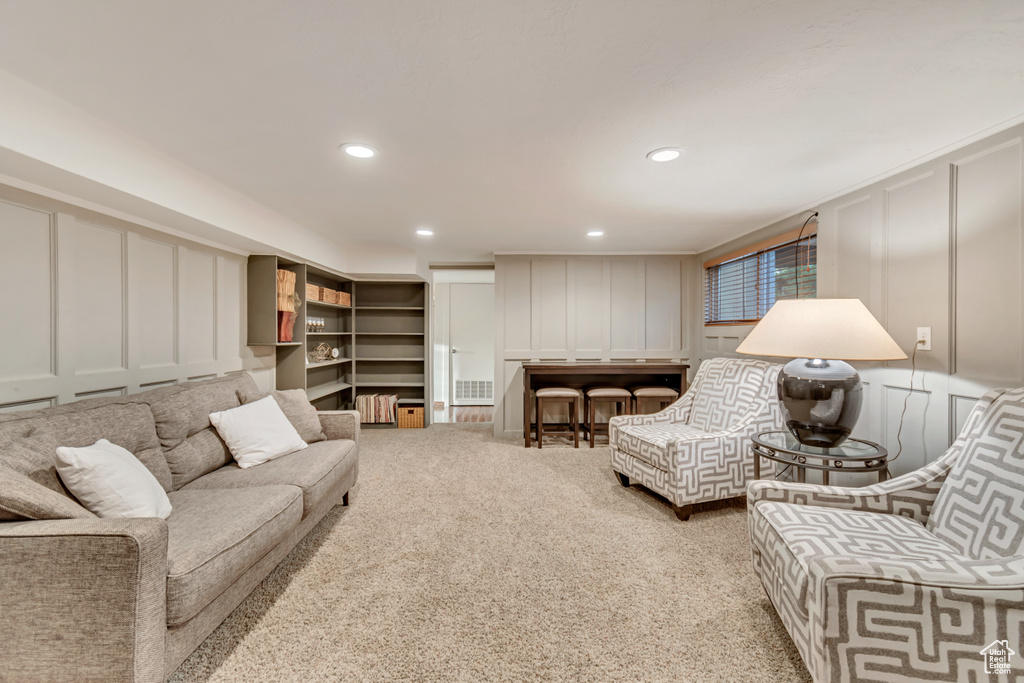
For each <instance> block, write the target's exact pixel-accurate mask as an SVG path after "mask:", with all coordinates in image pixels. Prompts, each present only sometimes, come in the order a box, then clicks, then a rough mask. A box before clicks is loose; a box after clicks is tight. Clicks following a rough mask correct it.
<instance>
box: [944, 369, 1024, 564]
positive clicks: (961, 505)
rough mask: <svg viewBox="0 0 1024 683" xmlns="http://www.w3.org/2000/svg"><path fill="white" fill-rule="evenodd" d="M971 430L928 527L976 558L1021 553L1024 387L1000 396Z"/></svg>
mask: <svg viewBox="0 0 1024 683" xmlns="http://www.w3.org/2000/svg"><path fill="white" fill-rule="evenodd" d="M990 396H991V394H990ZM970 436H971V438H970V441H969V442H968V444H967V445H966V447H965V448H964V450H963V453H962V454H961V455H960V457H959V458H958V459H957V461H956V464H955V465H953V468H952V470H951V471H950V473H949V475H948V476H947V477H946V481H945V483H944V484H943V486H942V489H941V490H940V491H939V493H938V495H937V496H936V498H935V509H934V511H933V512H932V516H931V517H930V518H929V520H928V527H929V528H930V529H931V530H932V532H933V533H934V534H935V535H936V536H938V537H939V538H941V539H943V540H945V541H946V542H948V543H949V544H950V545H952V546H953V547H954V548H956V549H957V550H958V551H959V552H961V553H963V554H965V555H969V556H971V557H973V558H976V559H995V558H999V557H1010V556H1013V555H1022V554H1024V505H1022V503H1024V390H1020V389H1017V390H1012V391H1006V392H1005V393H1002V394H1001V395H999V396H997V397H995V400H994V401H993V402H992V405H991V408H990V412H989V415H988V418H987V419H985V420H983V421H981V422H980V423H979V424H978V425H977V426H976V427H975V429H974V431H973V433H972V434H971V435H970Z"/></svg>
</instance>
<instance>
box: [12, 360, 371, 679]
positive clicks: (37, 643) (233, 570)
mask: <svg viewBox="0 0 1024 683" xmlns="http://www.w3.org/2000/svg"><path fill="white" fill-rule="evenodd" d="M252 395H258V390H257V388H256V385H255V383H254V382H253V380H252V378H251V377H250V376H248V375H244V374H243V375H234V376H229V377H223V378H217V379H212V380H207V381H202V382H190V383H185V384H180V385H174V386H168V387H163V388H160V389H155V390H152V391H148V392H145V393H141V394H135V395H132V396H126V397H121V398H98V399H90V400H85V401H81V402H79V403H71V404H66V405H60V406H55V407H53V408H46V409H43V410H38V411H32V412H23V413H10V414H2V415H0V458H2V457H3V451H4V444H5V443H12V442H13V441H15V440H20V442H21V443H23V444H24V443H26V440H27V443H29V444H31V443H32V439H34V438H37V437H38V438H40V439H43V438H45V439H49V440H51V441H52V439H54V438H56V440H57V441H58V442H59V443H60V445H63V446H87V445H91V444H92V443H94V442H95V441H96V440H98V439H100V438H105V439H108V440H110V441H111V442H113V443H115V444H118V445H120V446H122V447H124V448H127V449H128V450H129V451H131V452H132V453H134V454H135V455H136V457H137V458H138V459H139V460H140V461H141V462H142V463H143V464H144V465H145V466H146V467H147V468H148V469H149V470H150V471H151V472H152V473H153V474H154V475H155V476H156V478H157V480H158V481H159V482H160V484H161V485H162V486H163V488H164V489H165V490H166V491H167V492H168V496H169V498H170V500H171V504H172V505H173V512H172V513H171V515H170V517H169V518H167V519H166V520H163V519H158V518H142V519H100V518H95V519H59V520H44V521H5V522H0V643H2V644H3V647H2V650H0V680H11V681H15V680H16V681H32V680H45V681H89V680H96V681H163V680H165V679H166V678H167V677H168V676H170V675H171V673H173V672H174V670H175V669H176V668H177V667H178V665H180V664H181V662H182V661H183V660H184V659H185V658H186V657H187V656H188V655H189V653H191V652H192V651H193V650H194V649H195V648H196V647H197V646H198V645H199V644H200V643H201V642H202V641H203V640H204V639H205V638H206V637H207V636H208V635H209V634H210V633H211V632H212V631H213V630H214V629H215V628H216V627H217V626H218V625H219V624H220V623H221V622H222V621H223V620H224V619H225V618H226V617H227V616H228V614H230V613H231V611H232V610H233V609H234V608H235V607H236V606H238V604H239V603H241V602H242V600H243V599H245V597H246V596H247V595H248V594H249V593H250V592H251V591H252V590H253V589H254V588H255V587H256V586H257V585H258V584H259V583H260V582H261V581H262V580H263V579H264V577H266V576H267V574H269V573H270V571H271V570H273V569H274V567H276V566H277V564H278V563H279V562H280V561H281V560H282V559H283V558H284V557H285V556H286V555H287V554H288V552H289V551H290V550H291V549H292V548H293V547H294V546H295V544H296V543H298V542H299V540H301V539H302V538H303V536H305V535H306V533H308V532H309V530H310V529H312V527H313V526H314V525H315V524H316V523H317V522H318V521H319V520H320V519H321V518H323V516H324V515H325V514H327V512H328V511H329V510H330V509H331V508H333V507H334V506H335V505H338V504H343V505H347V504H348V492H349V489H350V488H351V487H352V486H353V485H354V484H355V481H356V476H357V474H358V465H359V447H358V439H359V416H358V413H355V412H354V411H334V412H320V413H318V414H317V417H318V418H319V421H320V426H322V429H323V432H324V435H325V436H326V439H325V440H322V441H318V442H316V443H311V444H310V446H309V448H307V449H305V450H302V451H298V452H296V453H293V454H291V455H286V456H284V457H281V458H279V459H277V460H273V461H271V462H268V463H265V464H263V465H259V466H257V467H253V468H249V469H240V468H239V467H238V466H237V465H235V463H234V460H233V459H232V457H231V454H230V453H229V452H228V450H227V448H226V447H225V446H224V443H223V442H222V441H221V440H220V438H219V436H218V435H217V433H216V431H214V429H213V428H212V427H211V425H210V422H209V419H208V416H209V414H210V413H211V412H215V411H220V410H226V409H229V408H233V407H236V406H238V405H240V404H241V401H242V399H243V398H245V397H246V396H252ZM286 413H287V410H286ZM300 433H301V430H300Z"/></svg>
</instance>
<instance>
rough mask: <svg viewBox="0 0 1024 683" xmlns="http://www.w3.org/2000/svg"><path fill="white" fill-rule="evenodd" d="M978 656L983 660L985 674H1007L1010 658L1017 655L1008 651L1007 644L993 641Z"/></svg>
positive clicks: (1003, 641) (1008, 644)
mask: <svg viewBox="0 0 1024 683" xmlns="http://www.w3.org/2000/svg"><path fill="white" fill-rule="evenodd" d="M980 654H981V656H982V657H984V658H985V673H987V674H1008V673H1010V657H1012V656H1014V655H1015V654H1017V653H1016V652H1014V651H1013V650H1011V649H1010V643H1009V642H1007V641H1005V640H993V641H992V642H991V643H989V645H988V646H987V647H985V648H984V649H983V650H982V651H981V653H980Z"/></svg>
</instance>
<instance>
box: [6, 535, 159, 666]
mask: <svg viewBox="0 0 1024 683" xmlns="http://www.w3.org/2000/svg"><path fill="white" fill-rule="evenodd" d="M166 586H167V523H166V522H165V521H164V520H162V519H157V518H155V517H151V518H144V519H74V520H70V519H69V520H47V521H36V522H7V523H3V524H0V614H2V615H3V618H0V642H2V643H4V648H3V652H2V654H0V680H26V681H28V680H33V681H34V680H46V681H84V680H110V681H115V680H116V681H133V682H139V683H142V682H149V681H163V680H165V671H164V638H165V635H166V629H167V617H166V610H167V598H166Z"/></svg>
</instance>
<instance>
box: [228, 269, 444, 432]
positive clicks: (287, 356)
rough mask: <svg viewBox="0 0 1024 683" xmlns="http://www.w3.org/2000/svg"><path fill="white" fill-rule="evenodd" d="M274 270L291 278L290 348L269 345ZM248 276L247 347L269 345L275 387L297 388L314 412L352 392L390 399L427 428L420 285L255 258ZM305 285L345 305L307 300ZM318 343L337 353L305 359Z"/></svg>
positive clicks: (273, 339) (273, 326) (351, 397)
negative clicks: (420, 411) (417, 412)
mask: <svg viewBox="0 0 1024 683" xmlns="http://www.w3.org/2000/svg"><path fill="white" fill-rule="evenodd" d="M279 268H281V269H285V270H290V271H292V272H294V273H295V280H296V284H295V291H296V293H297V294H298V295H299V297H300V300H301V305H300V306H299V308H298V312H297V315H296V317H297V321H296V323H295V328H294V331H293V340H292V341H291V342H279V341H278V340H277V339H278V329H277V328H278V324H277V298H276V296H277V290H276V286H277V270H278V269H279ZM248 275H249V279H248V293H249V296H248V344H249V345H250V346H273V347H275V354H276V359H275V360H276V364H277V366H276V369H277V388H278V389H304V390H305V391H306V394H307V396H309V400H310V401H311V402H312V403H313V405H314V406H316V407H317V409H319V410H339V409H340V410H347V409H351V408H353V407H354V406H355V397H356V395H357V394H394V395H396V396H398V403H399V405H406V406H410V405H413V406H423V407H424V408H425V409H424V424H429V419H430V411H429V410H426V407H427V397H428V396H430V391H429V389H430V385H429V383H430V371H429V367H430V354H429V353H427V349H428V348H429V328H428V322H427V321H428V307H427V304H428V301H429V298H428V291H427V283H425V282H422V281H392V280H387V281H384V280H356V279H354V278H350V277H348V276H345V275H344V274H341V273H334V272H331V271H328V270H325V269H322V268H317V267H315V266H312V265H309V264H305V263H299V262H295V261H291V260H288V259H285V258H282V257H279V256H275V255H262V254H261V255H253V256H250V257H249V265H248ZM306 285H310V286H311V288H313V287H316V288H320V287H323V288H327V289H330V290H333V291H339V292H345V293H347V294H349V296H350V300H351V305H344V304H336V303H328V302H323V301H317V300H315V299H312V298H311V297H310V296H309V293H310V292H311V291H312V289H310V290H307V287H306ZM314 321H316V323H317V324H316V326H312V323H313V322H314ZM320 344H326V345H327V346H328V347H330V348H331V349H332V350H334V349H337V354H336V355H334V354H332V355H331V356H330V358H329V359H328V360H324V361H320V362H315V361H313V360H312V359H311V354H312V353H313V352H314V351H315V350H316V348H317V346H318V345H320ZM366 426H368V427H370V426H394V423H391V424H390V425H366Z"/></svg>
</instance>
